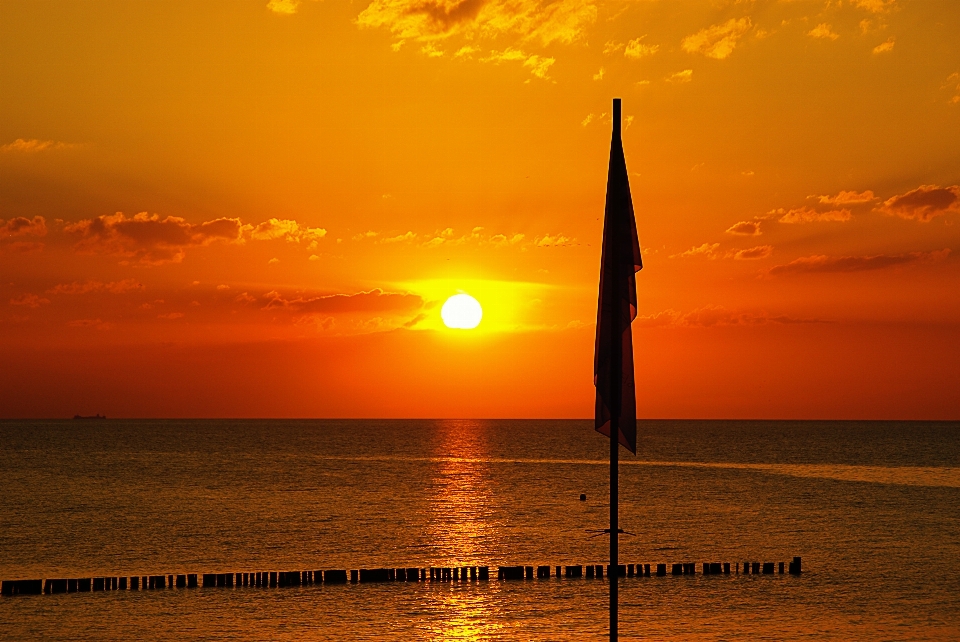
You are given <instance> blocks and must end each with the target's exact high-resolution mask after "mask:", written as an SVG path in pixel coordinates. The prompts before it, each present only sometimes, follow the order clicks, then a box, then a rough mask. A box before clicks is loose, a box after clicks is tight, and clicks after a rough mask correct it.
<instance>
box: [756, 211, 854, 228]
mask: <svg viewBox="0 0 960 642" xmlns="http://www.w3.org/2000/svg"><path fill="white" fill-rule="evenodd" d="M770 214H771V215H772V216H779V217H780V218H778V219H777V220H778V221H780V222H781V223H790V224H796V223H824V222H845V221H849V220H850V216H851V215H850V210H848V209H839V210H828V211H826V212H818V211H817V210H815V209H813V208H810V207H798V208H796V209H792V210H789V211H787V210H784V209H783V208H782V207H781V208H779V209H775V210H771V211H770Z"/></svg>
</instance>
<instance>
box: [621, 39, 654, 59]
mask: <svg viewBox="0 0 960 642" xmlns="http://www.w3.org/2000/svg"><path fill="white" fill-rule="evenodd" d="M644 38H646V36H640V37H639V38H637V39H636V40H631V41H630V42H628V43H627V46H626V48H625V49H624V50H623V55H624V56H626V57H627V58H632V59H633V60H639V59H640V58H643V57H645V56H652V55H653V54H655V53H657V51H659V50H660V45H648V44H645V43H643V42H640V41H641V40H643V39H644Z"/></svg>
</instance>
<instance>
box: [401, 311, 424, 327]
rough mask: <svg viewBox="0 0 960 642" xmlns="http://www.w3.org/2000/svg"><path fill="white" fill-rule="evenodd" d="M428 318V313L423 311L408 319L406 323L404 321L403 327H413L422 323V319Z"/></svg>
mask: <svg viewBox="0 0 960 642" xmlns="http://www.w3.org/2000/svg"><path fill="white" fill-rule="evenodd" d="M426 318H427V315H426V313H424V312H421V313H420V314H418V315H417V316H415V317H413V318H412V319H410V320H409V321H407V322H406V323H404V324H403V327H404V328H412V327H413V326H415V325H417V324H418V323H420V322H421V321H424V320H425V319H426Z"/></svg>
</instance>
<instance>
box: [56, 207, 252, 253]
mask: <svg viewBox="0 0 960 642" xmlns="http://www.w3.org/2000/svg"><path fill="white" fill-rule="evenodd" d="M242 229H243V227H242V225H241V223H240V219H237V218H218V219H214V220H211V221H204V222H203V223H189V222H187V221H186V220H185V219H183V218H180V217H177V216H167V217H166V218H160V216H159V215H157V214H148V213H147V212H140V213H139V214H136V215H134V216H133V217H129V218H128V217H127V216H125V215H124V214H123V212H117V213H116V214H112V215H107V216H98V217H96V218H93V219H86V220H82V221H78V222H76V223H72V224H70V225H67V226H66V227H65V228H64V231H65V232H66V233H67V234H69V235H72V236H74V237H75V238H76V239H77V243H76V246H75V247H76V249H77V250H78V251H85V252H99V253H105V254H117V255H120V256H123V257H126V258H129V259H135V260H136V261H138V262H140V263H142V264H148V265H149V264H154V265H155V264H160V263H167V262H180V261H182V260H183V257H184V250H185V249H186V248H188V247H191V246H201V245H209V244H210V243H213V242H215V241H239V240H240V238H241V233H242Z"/></svg>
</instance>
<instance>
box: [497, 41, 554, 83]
mask: <svg viewBox="0 0 960 642" xmlns="http://www.w3.org/2000/svg"><path fill="white" fill-rule="evenodd" d="M481 60H482V61H483V62H494V63H501V62H519V63H521V64H522V65H523V66H524V67H526V68H527V69H528V70H529V71H530V73H532V74H533V75H534V76H536V77H537V78H543V79H545V78H547V70H549V69H550V67H551V66H552V65H553V63H555V62H556V60H555V59H553V58H544V57H543V56H539V55H537V54H528V53H525V52H523V51H521V50H519V49H512V48H509V47H508V48H507V49H505V50H503V51H493V52H491V53H490V55H489V56H487V57H486V58H482V59H481Z"/></svg>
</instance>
